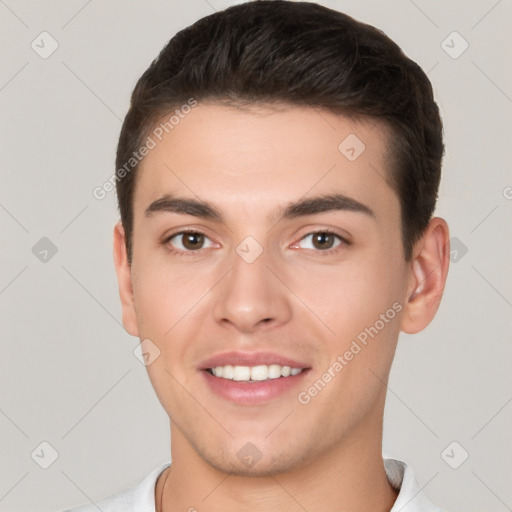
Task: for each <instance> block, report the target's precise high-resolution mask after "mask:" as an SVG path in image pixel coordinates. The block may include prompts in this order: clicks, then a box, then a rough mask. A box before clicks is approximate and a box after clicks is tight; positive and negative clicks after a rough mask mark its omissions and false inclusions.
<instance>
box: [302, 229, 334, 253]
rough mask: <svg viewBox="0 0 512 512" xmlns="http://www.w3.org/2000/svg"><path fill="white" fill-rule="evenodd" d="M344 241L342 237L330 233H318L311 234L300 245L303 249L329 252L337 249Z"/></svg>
mask: <svg viewBox="0 0 512 512" xmlns="http://www.w3.org/2000/svg"><path fill="white" fill-rule="evenodd" d="M342 241H344V240H343V239H342V238H341V237H340V236H338V235H336V234H335V233H330V232H329V231H318V232H316V233H310V234H309V235H306V236H305V237H304V238H302V240H301V241H300V242H299V243H298V246H299V247H300V248H301V249H313V250H316V251H327V250H329V249H332V248H334V247H337V246H338V245H340V244H341V242H342Z"/></svg>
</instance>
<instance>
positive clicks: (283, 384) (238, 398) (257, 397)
mask: <svg viewBox="0 0 512 512" xmlns="http://www.w3.org/2000/svg"><path fill="white" fill-rule="evenodd" d="M309 370H310V368H307V369H305V370H302V372H300V373H299V374H298V375H290V376H289V377H279V378H278V379H268V380H263V381H258V382H243V381H236V380H230V379H223V378H222V377H215V376H214V375H212V374H211V373H209V372H208V371H206V370H203V371H202V372H201V373H203V375H204V378H205V379H206V382H207V384H208V386H210V389H211V390H212V391H213V392H214V393H215V394H217V395H218V396H220V397H222V398H224V399H226V400H229V401H231V402H235V403H237V404H241V405H257V404H262V403H265V402H269V401H270V400H272V399H274V398H277V397H279V396H280V395H282V394H284V393H286V392H287V391H289V390H290V389H292V388H294V387H296V386H298V385H299V384H300V383H301V382H302V380H303V379H304V376H305V375H306V374H307V373H308V372H309Z"/></svg>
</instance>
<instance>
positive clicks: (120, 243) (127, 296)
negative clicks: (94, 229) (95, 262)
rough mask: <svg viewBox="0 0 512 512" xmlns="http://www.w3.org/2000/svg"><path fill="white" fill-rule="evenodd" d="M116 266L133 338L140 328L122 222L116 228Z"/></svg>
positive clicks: (127, 321)
mask: <svg viewBox="0 0 512 512" xmlns="http://www.w3.org/2000/svg"><path fill="white" fill-rule="evenodd" d="M114 265H115V267H116V273H117V284H118V286H119V297H120V298H121V307H122V311H123V325H124V328H125V329H126V331H127V332H128V333H129V334H131V335H132V336H138V335H139V328H138V325H137V316H136V314H135V307H134V303H133V287H132V272H131V266H130V264H129V263H128V255H127V252H126V240H125V232H124V228H123V225H122V224H121V222H118V223H117V224H116V225H115V226H114Z"/></svg>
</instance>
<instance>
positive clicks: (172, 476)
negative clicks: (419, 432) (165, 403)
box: [155, 420, 397, 512]
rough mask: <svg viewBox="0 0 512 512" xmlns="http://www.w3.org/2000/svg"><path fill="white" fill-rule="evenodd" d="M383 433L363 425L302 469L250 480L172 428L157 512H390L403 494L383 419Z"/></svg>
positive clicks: (250, 478) (172, 426)
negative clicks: (386, 454)
mask: <svg viewBox="0 0 512 512" xmlns="http://www.w3.org/2000/svg"><path fill="white" fill-rule="evenodd" d="M374 425H375V424H374ZM379 430H380V435H376V430H375V428H373V429H372V428H370V429H368V428H365V426H364V425H360V427H359V428H358V429H357V432H354V433H353V434H352V435H351V436H348V437H347V438H344V439H343V441H341V442H339V443H338V444H335V445H333V446H332V447H330V449H329V450H327V451H326V452H325V453H321V454H318V456H317V457H316V458H315V459H314V460H313V461H311V462H309V463H307V464H304V465H301V467H300V468H297V469H293V470H292V471H289V472H285V473H279V474H275V475H270V476H264V477H250V476H235V475H229V474H225V473H223V472H221V471H218V470H217V469H216V468H214V467H212V466H211V465H210V464H208V463H206V462H205V461H204V460H203V459H201V458H200V457H199V456H198V454H197V452H196V451H195V450H194V448H193V447H192V446H191V445H190V444H189V443H188V441H187V439H186V437H185V436H184V435H183V433H182V432H180V430H179V429H178V428H176V426H175V425H174V424H172V423H171V448H172V450H171V451H172V467H171V468H169V469H170V471H169V472H168V473H167V472H166V474H164V475H162V476H163V478H161V479H160V480H162V481H163V480H165V479H166V480H167V481H166V482H165V486H163V483H161V482H160V481H159V484H161V490H162V489H163V499H162V501H163V507H160V503H159V499H158V496H159V495H160V494H161V492H159V489H158V486H157V489H156V492H155V494H156V495H157V511H160V510H161V511H162V512H177V511H183V510H190V511H194V510H205V509H207V510H208V511H210V512H220V511H222V512H230V511H233V512H235V511H236V512H238V511H240V510H246V511H248V512H271V511H276V512H277V511H280V512H282V511H286V512H304V510H322V511H324V512H340V511H345V510H347V511H348V510H350V511H351V512H363V511H367V510H373V511H375V512H387V511H389V510H390V509H391V508H392V506H393V503H394V502H395V500H396V497H397V492H396V491H395V490H394V489H393V488H392V487H391V485H390V484H389V482H388V480H387V477H386V472H385V470H384V463H383V459H382V447H381V441H382V420H381V421H380V429H379ZM159 507H160V508H159Z"/></svg>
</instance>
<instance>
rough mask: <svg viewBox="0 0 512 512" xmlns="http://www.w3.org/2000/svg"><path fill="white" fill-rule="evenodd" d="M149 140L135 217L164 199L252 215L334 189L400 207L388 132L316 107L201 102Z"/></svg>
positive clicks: (377, 203)
mask: <svg viewBox="0 0 512 512" xmlns="http://www.w3.org/2000/svg"><path fill="white" fill-rule="evenodd" d="M176 120H177V121H178V122H176ZM164 122H165V118H164ZM160 126H162V125H160ZM155 134H156V135H155ZM150 136H151V137H152V138H153V142H154V147H153V149H151V150H150V152H149V154H148V155H147V156H146V157H145V158H144V160H143V161H142V163H141V165H140V167H139V170H138V176H137V184H136V190H135V194H134V206H135V210H136V215H137V211H138V210H140V211H143V210H144V209H145V208H146V207H147V206H148V205H149V204H150V203H151V202H153V201H155V200H157V199H159V198H160V197H162V195H164V194H181V195H184V196H187V197H193V196H197V197H198V198H201V199H204V200H208V201H211V202H214V203H215V204H218V205H221V207H224V208H226V209H231V210H232V213H234V212H236V211H238V212H241V211H244V212H247V213H251V214H253V215H258V214H259V213H262V214H263V213H265V214H267V213H268V210H270V209H271V208H272V206H275V205H276V204H278V203H279V204H284V203H286V202H287V201H293V200H297V199H298V198H301V197H304V196H306V195H308V194H312V195H314V194H320V193H332V192H339V193H343V194H345V195H347V196H350V197H353V198H354V199H356V200H359V201H361V202H363V203H366V204H371V207H372V209H374V210H377V211H378V210H379V209H382V210H384V211H385V210H389V209H390V208H391V209H393V208H395V209H396V208H397V207H398V198H397V197H396V194H395V192H394V191H393V190H392V189H391V187H390V186H389V184H388V178H387V176H388V172H389V169H388V167H389V164H388V163H387V160H388V157H387V155H388V152H387V149H386V148H387V142H388V131H387V130H386V128H385V127H384V126H382V125H381V124H380V123H377V122H375V120H371V119H366V120H362V119H350V118H347V117H345V116H340V115H335V114H333V113H331V112H327V111H324V110H320V109H313V108H309V107H293V108H292V107H288V108H286V107H284V106H282V107H280V108H279V109H275V108H271V107H256V106H254V107H252V108H250V109H248V110H240V109H237V108H234V107H227V106H222V105H219V104H201V103H200V104H198V105H197V106H196V107H194V108H192V109H191V110H190V111H189V113H188V114H186V115H184V116H182V117H180V118H179V119H175V120H174V124H172V125H171V124H168V125H167V129H166V130H165V129H164V130H162V129H160V130H159V131H156V132H155V131H153V133H152V135H150ZM228 213H229V212H228Z"/></svg>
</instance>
